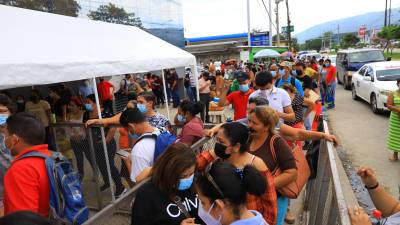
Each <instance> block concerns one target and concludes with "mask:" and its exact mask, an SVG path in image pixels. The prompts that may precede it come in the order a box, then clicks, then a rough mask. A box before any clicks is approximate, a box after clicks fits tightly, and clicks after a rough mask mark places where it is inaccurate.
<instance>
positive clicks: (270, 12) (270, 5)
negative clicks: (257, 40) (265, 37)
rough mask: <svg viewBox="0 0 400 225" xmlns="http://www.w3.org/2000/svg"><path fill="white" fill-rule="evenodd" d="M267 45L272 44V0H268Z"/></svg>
mask: <svg viewBox="0 0 400 225" xmlns="http://www.w3.org/2000/svg"><path fill="white" fill-rule="evenodd" d="M268 2H269V45H270V46H272V16H271V14H272V0H269V1H268Z"/></svg>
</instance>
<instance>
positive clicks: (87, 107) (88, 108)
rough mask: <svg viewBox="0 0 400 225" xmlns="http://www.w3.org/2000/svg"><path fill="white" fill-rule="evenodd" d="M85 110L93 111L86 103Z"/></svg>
mask: <svg viewBox="0 0 400 225" xmlns="http://www.w3.org/2000/svg"><path fill="white" fill-rule="evenodd" d="M85 109H86V110H87V111H89V112H91V111H93V106H92V105H91V104H89V103H86V104H85Z"/></svg>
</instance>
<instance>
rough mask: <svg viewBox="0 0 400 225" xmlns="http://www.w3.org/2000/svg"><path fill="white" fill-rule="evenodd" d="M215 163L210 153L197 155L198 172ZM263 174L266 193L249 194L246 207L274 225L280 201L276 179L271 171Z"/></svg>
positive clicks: (205, 152)
mask: <svg viewBox="0 0 400 225" xmlns="http://www.w3.org/2000/svg"><path fill="white" fill-rule="evenodd" d="M214 161H215V159H214V158H213V157H212V155H211V154H210V153H209V152H208V151H204V152H202V153H201V154H199V155H197V171H203V170H205V168H206V167H207V165H208V164H210V163H212V162H214ZM261 173H262V174H263V175H264V177H265V179H266V181H267V188H266V189H265V193H264V194H263V195H262V196H255V195H250V194H247V198H246V206H247V208H248V209H250V210H256V211H258V212H260V213H261V214H262V215H263V217H264V219H265V221H267V223H268V224H270V225H274V224H276V218H277V215H278V199H277V196H276V189H275V184H274V178H273V176H272V174H271V172H270V171H269V170H266V171H264V172H261Z"/></svg>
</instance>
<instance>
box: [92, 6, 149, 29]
mask: <svg viewBox="0 0 400 225" xmlns="http://www.w3.org/2000/svg"><path fill="white" fill-rule="evenodd" d="M88 16H89V18H90V19H93V20H101V21H104V22H109V23H118V24H124V25H130V26H136V27H139V28H141V29H143V25H142V21H141V20H140V18H139V17H135V13H127V12H126V11H125V9H124V8H122V7H121V8H119V7H117V6H116V5H114V4H112V3H108V5H101V6H99V8H98V9H97V10H96V11H90V12H89V14H88Z"/></svg>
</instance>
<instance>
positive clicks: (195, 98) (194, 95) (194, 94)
mask: <svg viewBox="0 0 400 225" xmlns="http://www.w3.org/2000/svg"><path fill="white" fill-rule="evenodd" d="M190 89H192V93H193V99H194V101H195V102H197V89H196V87H190Z"/></svg>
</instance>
